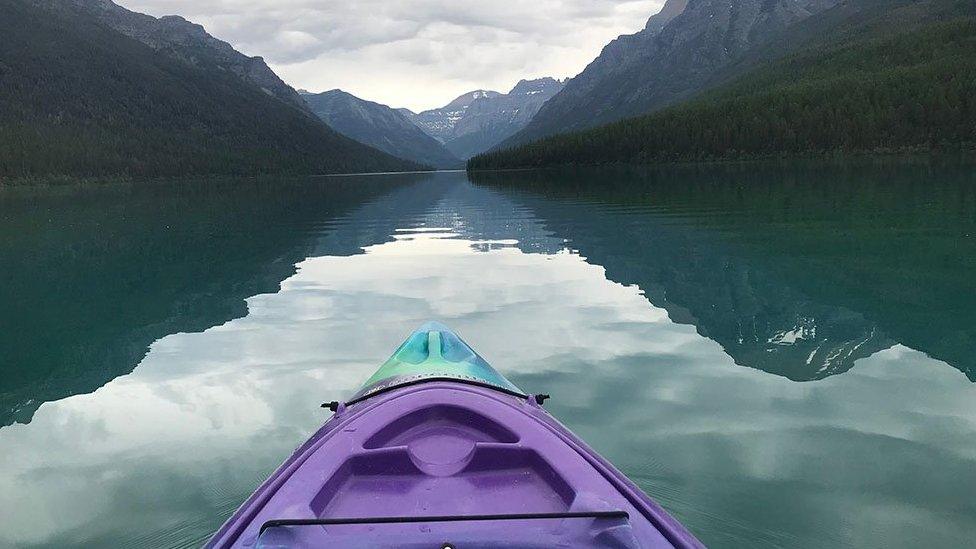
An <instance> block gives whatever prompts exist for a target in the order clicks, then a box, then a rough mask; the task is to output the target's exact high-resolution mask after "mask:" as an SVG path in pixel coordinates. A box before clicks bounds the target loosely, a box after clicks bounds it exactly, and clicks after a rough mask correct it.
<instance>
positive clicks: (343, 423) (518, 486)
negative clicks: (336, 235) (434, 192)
mask: <svg viewBox="0 0 976 549" xmlns="http://www.w3.org/2000/svg"><path fill="white" fill-rule="evenodd" d="M547 398H548V395H544V394H527V393H525V392H523V391H522V390H521V389H519V388H518V387H516V386H515V385H514V384H512V383H511V382H510V381H508V380H507V379H505V378H504V377H503V376H502V375H501V374H499V373H498V372H497V371H496V370H495V369H494V368H492V367H491V366H490V365H489V364H488V363H487V362H486V361H485V360H484V359H483V358H482V357H481V356H479V355H478V354H477V353H476V352H475V351H474V350H472V349H471V347H470V346H468V345H467V344H466V343H465V342H464V341H463V340H461V338H460V337H458V335H457V334H455V333H454V332H452V331H451V330H450V329H448V328H447V327H445V326H443V325H441V324H438V323H427V324H425V325H424V326H422V327H421V328H420V329H419V330H417V331H415V332H414V333H413V334H412V335H411V336H410V337H409V338H408V339H407V340H406V341H404V342H403V344H402V345H400V347H399V348H398V349H397V350H396V352H395V353H394V354H393V356H392V357H390V359H389V360H387V361H386V362H385V363H384V364H383V365H382V366H381V367H380V368H379V370H377V371H376V373H375V374H374V375H373V376H372V377H371V378H369V379H368V380H367V381H366V382H365V383H364V384H363V386H362V388H361V389H360V390H359V391H358V392H357V393H356V394H354V395H353V396H352V397H351V398H350V399H349V400H347V401H345V402H331V403H328V404H323V406H327V407H329V408H330V409H332V411H333V412H334V414H333V416H332V417H331V418H330V419H329V420H328V421H327V422H326V423H325V424H324V425H323V426H322V427H321V428H320V429H319V430H318V431H317V432H316V433H315V434H314V435H313V436H312V437H311V438H310V439H309V440H308V441H307V442H305V443H304V444H303V445H302V446H300V447H299V448H298V449H297V450H296V451H295V452H294V453H293V454H292V455H291V457H289V458H288V459H287V460H286V461H285V462H284V463H283V464H282V465H281V466H280V467H279V468H278V469H277V470H276V471H275V472H274V473H273V474H272V475H271V476H270V477H269V478H268V479H267V480H266V481H265V482H264V483H263V484H261V486H260V487H259V488H258V489H257V490H256V491H255V492H254V494H252V495H251V497H250V498H248V499H247V501H245V502H244V504H243V505H241V507H240V508H239V509H238V510H237V511H236V512H235V513H234V514H233V516H231V517H230V519H228V520H227V522H226V523H224V525H223V526H222V527H221V528H220V530H218V531H217V533H216V534H214V536H213V538H212V539H211V540H210V542H209V543H208V545H207V546H208V547H220V548H223V547H247V548H270V547H276V548H277V547H362V548H381V547H410V548H414V547H416V548H421V547H424V548H428V547H433V548H439V549H455V548H457V549H462V548H463V549H467V548H482V547H526V548H534V547H538V548H548V547H614V548H648V547H651V548H657V547H703V546H702V544H701V543H700V542H699V541H698V540H697V539H695V537H694V536H693V535H692V534H691V533H689V532H688V530H686V529H685V528H684V527H683V526H682V525H681V524H680V523H679V522H678V521H676V520H675V519H674V518H672V517H671V516H670V515H669V514H668V513H667V512H666V511H664V509H662V508H661V506H660V505H658V504H657V503H655V502H654V501H653V500H651V499H650V498H649V497H648V496H647V495H646V494H644V493H643V492H642V491H641V490H640V489H639V488H638V487H637V486H636V485H634V484H633V483H632V482H630V481H629V480H628V479H627V477H625V476H624V475H623V474H622V473H621V472H620V471H618V470H617V469H616V468H614V466H613V465H611V464H610V463H609V462H608V461H607V460H605V459H603V458H602V457H601V456H600V455H598V454H597V453H596V452H594V451H593V450H592V449H590V448H589V447H588V446H587V445H586V444H585V443H583V442H582V441H581V440H580V439H579V438H577V437H576V436H575V435H573V433H571V432H570V431H569V430H568V429H567V428H566V427H564V426H563V425H562V424H561V423H559V422H558V421H557V420H556V419H554V418H553V417H552V416H551V415H549V413H547V412H546V410H545V409H544V408H543V404H544V402H545V400H546V399H547Z"/></svg>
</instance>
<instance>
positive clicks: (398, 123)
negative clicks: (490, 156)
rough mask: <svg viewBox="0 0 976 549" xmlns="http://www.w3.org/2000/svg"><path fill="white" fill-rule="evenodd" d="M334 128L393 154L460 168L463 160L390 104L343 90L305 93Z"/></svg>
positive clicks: (310, 103) (306, 100)
mask: <svg viewBox="0 0 976 549" xmlns="http://www.w3.org/2000/svg"><path fill="white" fill-rule="evenodd" d="M302 97H303V98H304V100H305V102H306V103H307V104H308V106H309V108H310V109H311V110H312V112H313V113H314V114H315V115H316V116H318V117H319V118H321V119H322V120H323V121H325V123H326V124H328V125H329V126H330V127H331V128H332V129H334V130H336V131H337V132H339V133H341V134H343V135H345V136H346V137H351V138H352V139H355V140H356V141H359V142H360V143H364V144H366V145H369V146H371V147H375V148H377V149H379V150H381V151H383V152H385V153H389V154H392V155H393V156H396V157H399V158H404V159H407V160H411V161H414V162H417V163H420V164H425V165H428V166H432V167H435V168H457V167H459V166H460V165H461V160H460V159H459V158H457V157H456V156H454V155H453V154H451V153H450V152H449V151H448V150H447V149H446V148H444V145H442V144H441V143H440V142H438V141H437V140H436V139H434V138H433V137H431V136H429V135H427V134H426V133H424V131H423V130H421V129H420V128H419V127H417V126H416V125H415V124H414V123H413V122H411V121H410V119H408V118H407V116H406V115H405V114H404V113H403V112H401V111H399V110H395V109H391V108H390V107H387V106H386V105H381V104H379V103H374V102H372V101H366V100H363V99H360V98H358V97H356V96H354V95H352V94H349V93H347V92H344V91H342V90H331V91H327V92H323V93H319V94H303V96H302Z"/></svg>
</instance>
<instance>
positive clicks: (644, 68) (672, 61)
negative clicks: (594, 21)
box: [500, 0, 844, 148]
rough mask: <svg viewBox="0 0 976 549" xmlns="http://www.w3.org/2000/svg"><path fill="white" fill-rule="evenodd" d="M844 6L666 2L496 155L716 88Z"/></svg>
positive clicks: (786, 1)
mask: <svg viewBox="0 0 976 549" xmlns="http://www.w3.org/2000/svg"><path fill="white" fill-rule="evenodd" d="M843 1H844V0H739V1H737V2H729V1H728V0H668V2H667V3H666V4H665V5H664V8H663V9H662V10H661V12H660V13H658V14H656V15H654V16H652V17H651V18H650V19H649V20H648V23H647V25H646V27H645V28H644V29H643V30H641V31H640V32H638V33H635V34H632V35H624V36H621V37H619V38H618V39H616V40H614V41H612V42H611V43H609V44H608V45H607V46H606V47H605V48H604V49H603V51H602V52H601V54H600V55H599V56H598V57H597V58H596V59H595V60H594V61H593V62H592V63H590V64H589V65H588V66H587V67H586V68H585V69H584V70H583V72H581V73H580V74H579V75H578V76H576V77H574V78H572V79H570V80H569V82H567V83H566V86H565V87H564V88H563V89H562V91H560V92H559V93H558V94H556V95H555V96H554V97H553V98H552V100H551V101H549V102H547V103H546V104H545V106H543V107H542V108H541V109H540V110H539V113H538V114H537V115H536V116H535V117H534V118H533V120H532V121H531V122H530V123H529V124H528V125H527V126H526V128H525V129H523V130H522V131H520V132H519V133H518V134H516V135H515V136H513V137H512V138H510V139H508V140H506V141H505V142H503V143H502V144H501V146H500V148H504V147H507V146H513V145H518V144H523V143H527V142H530V141H534V140H536V139H539V138H542V137H546V136H549V135H553V134H556V133H565V132H569V131H574V130H580V129H585V128H589V127H594V126H599V125H602V124H606V123H609V122H613V121H616V120H619V119H622V118H626V117H629V116H635V115H639V114H644V113H647V112H650V111H653V110H656V109H660V108H663V107H665V106H668V105H671V104H674V103H677V102H679V101H681V100H684V99H687V98H689V97H691V96H693V95H694V94H696V93H698V92H700V91H702V90H703V89H706V88H708V87H709V86H710V85H713V84H715V83H716V78H717V76H719V75H722V76H723V77H727V76H728V74H727V72H725V69H727V68H729V67H731V66H733V65H734V64H735V63H736V62H737V61H738V60H740V59H741V58H742V57H743V56H744V55H745V54H746V53H747V52H748V51H750V50H751V49H754V48H757V47H759V46H762V45H763V44H766V43H768V42H770V41H772V40H775V39H776V38H777V37H779V36H780V34H781V33H783V32H784V31H786V29H788V28H789V27H790V26H791V25H793V24H795V23H797V22H799V21H802V20H804V19H806V18H809V17H811V16H812V15H815V14H818V13H821V12H823V11H825V10H827V9H829V8H831V7H834V6H835V5H837V4H839V3H841V2H843Z"/></svg>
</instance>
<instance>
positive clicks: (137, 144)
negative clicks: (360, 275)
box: [0, 0, 418, 179]
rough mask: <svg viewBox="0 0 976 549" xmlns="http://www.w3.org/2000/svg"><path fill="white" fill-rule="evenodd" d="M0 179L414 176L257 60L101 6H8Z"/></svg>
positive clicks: (0, 5)
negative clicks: (308, 103) (328, 121)
mask: <svg viewBox="0 0 976 549" xmlns="http://www.w3.org/2000/svg"><path fill="white" fill-rule="evenodd" d="M0 13H3V17H2V18H0V35H2V36H3V40H0V120H2V121H3V124H2V126H0V177H9V178H28V179H29V178H39V177H57V176H71V177H100V176H129V177H159V176H182V175H192V174H256V173H335V172H362V171H393V170H408V169H416V168H417V167H418V166H417V165H416V164H414V163H411V162H407V161H403V160H400V159H397V158H394V157H392V156H389V155H387V154H385V153H382V152H380V151H377V150H375V149H372V148H369V147H366V146H364V145H362V144H360V143H357V142H355V141H353V140H351V139H349V138H347V137H344V136H341V135H339V134H338V133H336V132H334V131H333V130H331V129H330V128H329V127H328V126H326V125H325V124H324V123H322V122H321V121H320V120H318V119H317V118H316V117H315V116H314V115H312V114H311V113H310V112H309V111H308V110H306V108H305V106H304V103H303V102H301V98H300V97H299V98H298V101H299V102H298V103H296V101H295V98H296V97H298V96H297V93H296V92H295V91H294V90H292V89H291V88H290V87H288V86H287V85H286V84H284V83H283V82H281V80H280V79H278V77H277V76H275V75H274V73H273V72H271V71H270V69H268V68H267V65H265V64H264V62H263V61H261V60H260V58H248V57H246V56H243V55H241V54H239V53H237V52H235V51H234V50H233V49H232V48H230V46H228V45H227V44H225V43H223V42H220V41H219V40H216V39H214V38H213V37H211V36H210V35H208V34H206V32H204V31H203V29H202V28H201V27H199V26H197V25H193V24H191V23H188V22H186V21H184V20H182V19H180V18H175V17H164V18H162V19H155V18H152V17H149V16H144V15H140V14H134V13H132V12H129V11H127V10H124V9H123V8H120V7H118V6H116V5H115V4H112V3H111V2H107V1H104V0H86V1H83V0H65V1H59V2H54V1H51V0H0Z"/></svg>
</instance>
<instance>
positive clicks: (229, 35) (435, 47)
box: [116, 0, 664, 111]
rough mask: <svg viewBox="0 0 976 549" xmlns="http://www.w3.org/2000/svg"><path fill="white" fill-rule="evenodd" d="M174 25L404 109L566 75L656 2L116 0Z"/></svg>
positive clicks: (284, 69)
mask: <svg viewBox="0 0 976 549" xmlns="http://www.w3.org/2000/svg"><path fill="white" fill-rule="evenodd" d="M116 2H117V3H119V4H120V5H122V6H124V7H126V8H128V9H131V10H133V11H138V12H142V13H148V14H150V15H155V16H161V15H181V16H183V17H185V18H186V19H189V20H190V21H193V22H194V23H199V24H201V25H203V26H204V27H205V28H206V29H207V31H208V32H210V34H212V35H214V36H216V37H217V38H220V39H221V40H225V41H227V42H229V43H230V44H231V45H233V46H234V47H235V48H236V49H237V50H239V51H241V52H243V53H245V54H247V55H260V56H262V57H264V58H265V61H267V63H268V64H269V65H270V66H271V68H272V69H274V71H275V72H276V73H278V75H279V76H280V77H281V78H282V79H284V80H285V81H286V82H288V83H289V84H290V85H292V86H293V87H295V88H304V89H307V90H309V91H312V92H319V91H326V90H330V89H334V88H341V89H343V90H346V91H348V92H350V93H352V94H354V95H356V96H358V97H362V98H363V99H368V100H371V101H377V102H379V103H384V104H386V105H390V106H392V107H407V108H410V109H413V110H415V111H419V110H424V109H429V108H434V107H440V106H443V105H445V104H447V103H448V102H449V101H450V100H451V99H454V98H455V97H457V96H459V95H461V94H463V93H465V92H468V91H472V90H476V89H493V90H497V91H501V92H507V91H508V90H510V89H511V88H512V86H514V85H515V83H516V82H518V81H519V80H520V79H522V78H539V77H542V76H552V77H556V78H566V77H571V76H575V75H576V74H578V73H579V72H580V71H581V70H583V68H584V67H585V66H586V65H587V64H588V63H589V62H590V61H592V60H593V59H594V58H595V57H596V56H597V55H598V54H599V53H600V50H602V49H603V46H605V45H606V44H607V42H609V41H610V40H612V39H614V38H616V37H617V36H619V35H621V34H629V33H633V32H636V31H638V30H640V29H641V28H643V27H644V23H645V22H646V21H647V18H648V17H650V16H651V15H652V14H653V13H656V12H657V11H659V10H660V9H661V5H662V4H663V3H664V0H398V1H397V0H116Z"/></svg>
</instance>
